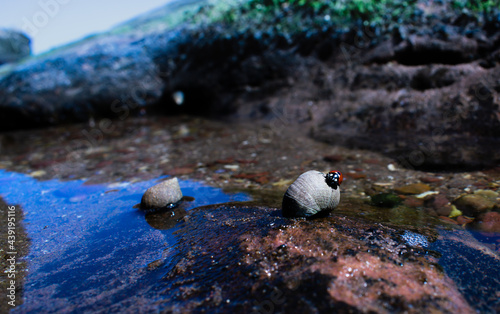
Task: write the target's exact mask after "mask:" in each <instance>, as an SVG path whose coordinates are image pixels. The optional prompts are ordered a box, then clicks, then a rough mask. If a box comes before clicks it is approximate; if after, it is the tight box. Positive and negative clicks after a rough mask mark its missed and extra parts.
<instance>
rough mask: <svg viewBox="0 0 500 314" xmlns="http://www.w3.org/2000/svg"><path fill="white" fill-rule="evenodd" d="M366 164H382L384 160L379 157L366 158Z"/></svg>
mask: <svg viewBox="0 0 500 314" xmlns="http://www.w3.org/2000/svg"><path fill="white" fill-rule="evenodd" d="M363 162H364V163H365V164H371V165H380V164H381V163H382V162H381V161H380V160H378V159H365V160H363Z"/></svg>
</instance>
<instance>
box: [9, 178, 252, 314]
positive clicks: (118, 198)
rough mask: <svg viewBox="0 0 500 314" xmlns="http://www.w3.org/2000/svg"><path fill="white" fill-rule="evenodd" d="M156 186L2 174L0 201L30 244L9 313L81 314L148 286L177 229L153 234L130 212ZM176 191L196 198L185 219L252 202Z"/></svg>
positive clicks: (187, 185) (185, 186) (205, 190)
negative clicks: (20, 217) (18, 212)
mask: <svg viewBox="0 0 500 314" xmlns="http://www.w3.org/2000/svg"><path fill="white" fill-rule="evenodd" d="M159 179H161V178H159ZM159 179H158V180H159ZM158 180H150V181H144V182H138V183H128V182H121V183H112V184H107V185H104V184H102V185H86V184H85V180H76V181H66V182H62V181H58V180H49V181H37V180H35V179H33V178H31V177H30V176H27V175H23V174H18V173H14V172H7V171H3V170H0V196H1V197H2V198H4V200H5V201H6V202H7V203H8V204H10V205H13V204H15V205H16V208H19V206H20V207H21V208H22V210H23V211H24V215H25V219H24V222H23V223H24V225H25V227H26V230H27V233H28V237H29V238H30V240H31V246H30V252H29V254H28V256H27V257H26V260H27V262H28V275H27V276H26V279H25V286H24V296H23V298H24V304H23V305H21V306H20V307H17V308H15V312H25V311H33V310H44V311H47V310H50V311H57V310H61V309H76V308H78V309H85V308H86V307H87V306H91V305H92V304H87V302H95V301H101V302H103V300H98V299H99V298H98V299H97V300H96V299H93V298H89V297H90V296H96V295H97V294H99V293H103V292H104V295H103V296H106V291H109V294H108V295H107V297H109V300H104V304H106V303H107V304H110V303H111V304H113V303H116V302H120V301H123V300H124V299H126V298H127V297H128V296H129V295H131V294H133V290H134V289H138V287H137V283H138V282H139V280H138V279H139V278H141V280H140V284H141V285H147V281H148V280H147V278H149V279H151V280H155V281H156V280H158V278H156V277H155V276H156V274H155V272H148V274H147V276H146V277H144V276H142V275H144V270H145V269H146V268H147V267H148V264H150V263H152V262H154V261H155V260H159V259H162V258H165V257H166V255H169V256H172V252H171V250H173V249H172V247H173V245H174V244H175V238H174V236H173V232H174V231H175V230H176V229H175V228H171V229H166V230H157V229H155V228H153V227H152V226H151V225H150V224H148V221H146V219H145V218H146V217H145V213H143V212H141V211H140V210H138V209H135V208H133V206H134V205H136V204H137V203H139V202H140V199H141V197H142V194H143V192H144V191H145V190H146V189H147V188H148V187H150V186H152V185H154V184H155V183H157V182H158ZM179 184H180V186H181V188H182V191H183V194H184V195H185V196H186V195H187V196H195V199H194V200H192V201H191V202H184V204H182V206H183V208H184V209H185V210H187V211H189V210H190V209H191V208H194V207H198V206H203V205H208V204H217V203H225V202H237V201H246V200H249V199H250V197H249V196H248V195H246V194H244V193H234V194H227V193H224V192H223V191H222V190H220V189H217V188H212V187H207V186H204V185H202V184H200V183H197V182H193V181H186V180H179ZM150 267H151V266H150ZM151 276H152V277H151ZM145 279H146V280H145ZM111 291H113V292H111ZM47 300H50V302H47ZM90 300H93V301H90ZM104 304H103V305H104ZM77 305H78V306H77Z"/></svg>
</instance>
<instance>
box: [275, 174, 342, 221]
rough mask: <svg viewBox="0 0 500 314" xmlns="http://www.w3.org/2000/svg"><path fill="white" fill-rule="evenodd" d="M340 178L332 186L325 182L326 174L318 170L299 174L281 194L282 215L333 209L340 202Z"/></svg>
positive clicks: (322, 211) (313, 213) (305, 214)
mask: <svg viewBox="0 0 500 314" xmlns="http://www.w3.org/2000/svg"><path fill="white" fill-rule="evenodd" d="M330 173H334V172H333V171H332V172H330ZM338 173H339V175H340V176H342V174H340V172H338ZM341 180H342V179H340V182H338V184H336V185H334V186H332V185H328V184H327V175H325V174H323V173H321V172H319V171H315V170H311V171H307V172H305V173H303V174H301V175H300V176H299V177H298V178H297V180H295V182H293V183H292V185H290V187H288V190H287V191H286V193H285V195H284V196H283V204H282V211H283V216H285V217H310V216H313V215H316V214H318V213H328V212H329V211H331V210H333V209H334V208H335V207H337V205H338V204H339V202H340V187H339V185H340V183H341V182H342V181H341Z"/></svg>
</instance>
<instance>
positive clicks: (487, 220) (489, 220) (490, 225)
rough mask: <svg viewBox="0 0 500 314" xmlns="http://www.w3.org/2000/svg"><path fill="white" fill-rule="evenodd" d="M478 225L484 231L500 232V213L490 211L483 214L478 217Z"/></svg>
mask: <svg viewBox="0 0 500 314" xmlns="http://www.w3.org/2000/svg"><path fill="white" fill-rule="evenodd" d="M476 227H477V228H478V229H479V230H481V231H484V232H497V233H500V213H498V212H489V213H486V214H483V215H481V216H480V217H479V218H478V223H477V224H476Z"/></svg>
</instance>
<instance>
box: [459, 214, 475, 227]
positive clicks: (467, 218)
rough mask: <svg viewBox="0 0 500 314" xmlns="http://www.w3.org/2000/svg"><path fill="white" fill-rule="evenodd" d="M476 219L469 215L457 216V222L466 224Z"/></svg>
mask: <svg viewBox="0 0 500 314" xmlns="http://www.w3.org/2000/svg"><path fill="white" fill-rule="evenodd" d="M473 221H474V219H472V218H469V217H466V216H458V217H457V223H458V224H459V225H466V224H470V223H471V222H473Z"/></svg>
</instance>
